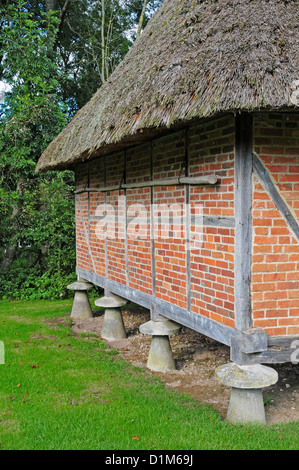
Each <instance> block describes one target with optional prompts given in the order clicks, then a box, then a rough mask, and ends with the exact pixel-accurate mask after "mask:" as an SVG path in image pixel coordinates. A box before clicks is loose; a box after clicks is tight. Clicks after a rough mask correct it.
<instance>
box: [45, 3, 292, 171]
mask: <svg viewBox="0 0 299 470" xmlns="http://www.w3.org/2000/svg"><path fill="white" fill-rule="evenodd" d="M298 51H299V2H297V1H294V0H197V1H195V0H164V2H163V3H162V5H161V6H160V8H159V9H158V10H157V12H156V13H155V15H154V16H153V18H152V19H151V21H150V22H149V23H148V25H147V27H146V28H145V30H144V32H143V33H142V35H141V36H140V38H139V39H138V40H137V41H136V43H135V44H134V46H133V47H132V48H131V50H130V51H129V53H128V54H127V56H126V57H125V59H124V60H123V62H122V63H121V64H120V65H119V66H118V68H117V69H116V70H115V71H114V73H113V74H112V75H111V77H110V78H109V79H108V81H107V82H106V83H104V84H103V85H102V87H101V88H100V89H99V90H98V91H97V92H96V93H95V95H94V96H93V97H92V99H91V100H90V101H89V102H88V103H87V104H86V105H85V106H84V107H83V108H82V109H81V110H80V111H79V112H78V113H77V114H76V116H75V117H74V119H73V120H72V121H71V123H70V124H69V125H68V126H67V127H66V128H65V129H64V130H63V131H62V132H61V134H60V135H59V136H58V137H57V138H56V139H55V140H54V141H53V142H52V143H51V144H50V145H49V147H48V148H47V149H46V151H45V152H44V153H43V155H42V156H41V158H40V160H39V162H38V165H37V171H39V170H47V169H56V168H67V167H70V166H72V165H73V164H74V163H77V162H80V161H85V160H88V159H91V158H94V157H96V156H100V155H103V154H105V153H110V152H113V151H115V150H119V149H121V148H124V147H125V146H131V145H134V144H137V143H139V142H142V141H144V139H148V138H151V137H153V136H154V135H155V134H156V132H157V131H160V130H162V129H167V128H171V127H172V126H180V125H183V124H186V122H189V121H190V120H192V119H194V118H203V117H210V116H212V115H214V114H216V113H220V112H227V111H229V112H231V111H233V112H238V111H254V110H260V109H263V110H264V109H273V110H282V109H297V110H298V109H299V108H298V106H296V103H295V105H294V103H292V100H291V96H292V93H293V89H292V84H293V83H294V81H296V80H299V54H298ZM293 101H294V100H293ZM298 104H299V103H298Z"/></svg>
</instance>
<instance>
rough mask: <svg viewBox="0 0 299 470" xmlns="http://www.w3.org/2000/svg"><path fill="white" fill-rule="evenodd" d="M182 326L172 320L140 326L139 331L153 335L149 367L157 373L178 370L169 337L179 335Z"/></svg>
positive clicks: (151, 322) (152, 321) (148, 361)
mask: <svg viewBox="0 0 299 470" xmlns="http://www.w3.org/2000/svg"><path fill="white" fill-rule="evenodd" d="M180 329H181V326H180V325H178V324H177V323H174V322H172V321H171V320H165V321H154V320H150V321H148V322H146V323H144V324H143V325H140V327H139V330H140V332H141V333H143V334H146V335H152V341H151V347H150V351H149V355H148V360H147V367H148V368H149V369H151V370H155V371H166V370H174V369H176V366H175V361H174V358H173V355H172V350H171V346H170V341H169V335H174V334H176V333H178V332H179V331H180Z"/></svg>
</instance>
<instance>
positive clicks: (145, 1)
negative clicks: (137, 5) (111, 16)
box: [137, 0, 148, 37]
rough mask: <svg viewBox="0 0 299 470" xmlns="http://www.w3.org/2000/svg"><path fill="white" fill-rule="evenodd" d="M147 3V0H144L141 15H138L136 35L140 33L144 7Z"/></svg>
mask: <svg viewBox="0 0 299 470" xmlns="http://www.w3.org/2000/svg"><path fill="white" fill-rule="evenodd" d="M147 4H148V0H144V2H143V7H142V11H141V15H140V18H139V24H138V30H137V37H138V36H140V34H141V29H142V25H143V19H144V13H145V9H146V5H147Z"/></svg>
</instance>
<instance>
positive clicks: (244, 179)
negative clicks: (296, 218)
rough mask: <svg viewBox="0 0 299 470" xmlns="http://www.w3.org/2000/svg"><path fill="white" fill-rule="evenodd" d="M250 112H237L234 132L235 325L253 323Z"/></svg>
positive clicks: (242, 327)
mask: <svg viewBox="0 0 299 470" xmlns="http://www.w3.org/2000/svg"><path fill="white" fill-rule="evenodd" d="M252 137H253V124H252V115H251V114H249V113H242V114H239V115H237V116H236V134H235V139H236V140H235V224H236V225H235V326H236V329H237V330H240V331H244V330H247V329H248V328H250V327H251V326H252V315H251V253H252V167H253V164H252Z"/></svg>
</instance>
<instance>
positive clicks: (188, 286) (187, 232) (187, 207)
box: [185, 127, 191, 312]
mask: <svg viewBox="0 0 299 470" xmlns="http://www.w3.org/2000/svg"><path fill="white" fill-rule="evenodd" d="M185 176H189V127H186V129H185ZM185 203H186V204H185V211H186V213H185V216H186V220H185V223H186V226H185V236H186V268H187V269H186V290H187V292H186V294H187V310H188V312H190V310H191V269H190V263H191V261H190V259H191V258H190V237H191V209H190V187H189V185H188V184H185Z"/></svg>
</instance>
